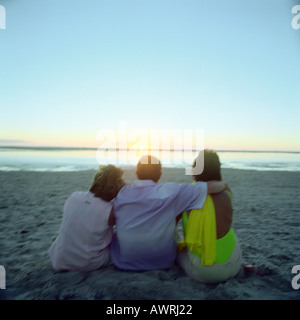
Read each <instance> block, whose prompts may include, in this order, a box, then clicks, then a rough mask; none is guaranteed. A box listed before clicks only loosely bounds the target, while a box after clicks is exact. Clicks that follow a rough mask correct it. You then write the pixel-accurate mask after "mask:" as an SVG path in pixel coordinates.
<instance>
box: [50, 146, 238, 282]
mask: <svg viewBox="0 0 300 320" xmlns="http://www.w3.org/2000/svg"><path fill="white" fill-rule="evenodd" d="M204 161H205V162H204V171H203V173H202V174H200V175H195V176H194V178H195V181H197V182H196V183H193V184H178V183H173V182H169V183H164V184H158V181H159V179H160V177H161V174H162V172H161V164H160V162H159V160H158V159H156V158H155V157H153V156H144V157H142V158H141V159H140V161H139V163H138V165H137V170H136V175H137V180H136V181H135V182H134V183H133V184H132V185H126V184H125V182H124V180H123V178H122V175H123V171H122V170H121V169H119V168H116V167H115V166H112V165H108V166H103V167H100V168H99V170H98V172H97V173H96V174H95V177H94V181H93V184H92V186H91V188H90V190H89V191H88V192H75V193H73V194H72V195H71V196H70V197H69V198H68V199H67V201H66V203H65V205H64V214H63V220H62V224H61V228H60V231H59V235H58V237H57V238H56V240H55V241H54V243H53V244H52V246H51V248H50V249H49V256H50V260H51V263H52V267H53V269H54V270H56V271H62V270H78V271H92V270H95V269H98V268H100V267H103V266H105V265H107V264H108V262H109V247H110V259H111V262H112V263H113V264H114V265H115V266H116V267H117V268H119V269H121V270H134V271H144V270H154V269H167V268H170V267H171V266H172V264H173V263H174V261H175V258H176V255H177V261H178V264H179V265H180V266H181V267H182V268H183V269H184V270H185V272H186V273H187V274H188V275H189V276H190V277H192V278H193V279H196V280H198V281H202V282H220V281H224V280H226V279H227V278H230V277H233V276H234V275H236V274H237V273H238V271H239V269H240V266H241V253H240V249H239V245H238V241H237V239H236V237H235V235H234V231H233V229H232V228H231V221H232V206H231V194H230V193H229V190H227V184H226V183H225V182H223V181H221V180H222V179H221V174H220V164H219V162H218V157H217V155H216V154H215V153H214V152H211V151H207V150H206V151H205V154H204ZM194 165H195V163H194ZM211 180H214V181H211ZM112 199H114V200H113V201H111V200H112ZM181 217H182V218H181ZM176 218H177V220H178V218H181V220H182V222H183V223H182V228H183V230H184V233H183V236H182V238H181V239H179V243H178V249H180V250H179V251H178V254H177V242H176V239H175V232H176ZM205 219H206V220H205ZM207 221H210V222H209V223H208V222H207ZM211 221H212V222H211ZM114 223H115V227H116V232H113V224H114ZM205 228H208V230H206V229H205ZM203 231H205V232H206V234H204V236H203ZM208 249H209V252H210V255H208V257H207V255H206V254H207V251H208ZM203 250H204V256H203V257H202V255H203ZM205 250H206V251H205ZM203 261H204V263H203ZM207 261H208V263H207Z"/></svg>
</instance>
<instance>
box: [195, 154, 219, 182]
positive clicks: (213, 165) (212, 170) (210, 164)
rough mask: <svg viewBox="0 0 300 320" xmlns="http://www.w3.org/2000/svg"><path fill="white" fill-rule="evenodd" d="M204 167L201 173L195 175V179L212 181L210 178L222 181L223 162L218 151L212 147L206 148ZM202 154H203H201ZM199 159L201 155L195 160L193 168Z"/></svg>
mask: <svg viewBox="0 0 300 320" xmlns="http://www.w3.org/2000/svg"><path fill="white" fill-rule="evenodd" d="M201 152H204V167H203V171H202V173H201V174H198V175H194V176H193V177H194V179H195V180H196V181H205V182H207V181H210V180H217V181H221V180H222V177H221V163H220V160H219V156H218V155H217V153H216V152H215V151H213V150H210V149H204V151H201ZM201 156H202V155H201ZM197 159H198V160H199V159H200V153H199V156H198V157H197V158H196V159H195V160H194V163H193V168H194V167H195V166H196V161H197Z"/></svg>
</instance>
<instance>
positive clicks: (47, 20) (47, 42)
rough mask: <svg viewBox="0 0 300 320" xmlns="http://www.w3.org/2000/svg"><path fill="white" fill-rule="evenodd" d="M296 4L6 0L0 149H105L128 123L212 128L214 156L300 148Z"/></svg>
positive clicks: (209, 141)
mask: <svg viewBox="0 0 300 320" xmlns="http://www.w3.org/2000/svg"><path fill="white" fill-rule="evenodd" d="M295 4H300V0H299V3H298V2H297V1H288V0H263V1H262V0H251V1H250V0H247V1H246V0H244V1H243V0H227V1H225V0H222V1H221V0H220V1H209V0H205V1H202V0H180V1H179V0H97V1H96V0H87V1H76V0H63V1H62V0H51V1H50V0H43V1H41V0H13V1H12V0H9V1H4V0H2V1H1V0H0V5H3V6H4V7H5V9H6V29H5V30H0V72H1V77H0V108H1V118H0V127H1V131H0V145H1V144H4V143H9V140H11V141H12V143H13V140H25V141H27V142H26V143H27V144H34V145H69V146H79V145H82V146H97V141H96V137H97V132H98V131H99V130H101V129H103V128H111V129H117V128H118V125H119V122H120V121H126V122H127V124H128V127H129V128H130V129H131V128H140V127H142V128H148V129H152V128H157V129H162V128H163V129H169V130H172V129H179V130H184V129H193V130H196V129H198V128H199V129H204V134H205V137H204V140H205V144H206V146H207V147H211V148H215V149H257V150H261V149H267V150H299V151H300V129H299V127H300V126H299V120H300V111H299V106H300V82H299V74H300V29H298V30H295V29H293V28H292V26H291V20H292V18H293V16H294V15H293V14H292V13H291V10H292V7H293V6H294V5H295ZM299 23H300V22H299ZM1 142H2V143H1ZM16 144H20V142H16Z"/></svg>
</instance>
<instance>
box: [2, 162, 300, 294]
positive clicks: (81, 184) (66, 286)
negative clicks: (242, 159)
mask: <svg viewBox="0 0 300 320" xmlns="http://www.w3.org/2000/svg"><path fill="white" fill-rule="evenodd" d="M222 173H223V178H224V180H226V181H227V182H228V184H229V185H230V187H231V189H232V191H233V195H234V222H233V227H234V229H235V232H236V234H237V236H238V238H239V240H240V243H241V246H242V250H243V261H244V262H245V263H254V264H264V265H266V266H267V267H269V268H270V269H271V270H272V275H268V276H264V277H259V276H249V277H247V278H233V279H230V280H228V281H226V282H224V283H220V284H218V285H206V284H201V283H196V282H194V281H192V280H190V279H189V278H188V277H187V276H186V275H185V274H184V273H183V272H182V271H181V270H180V268H179V267H178V266H177V265H175V264H174V266H173V267H172V268H171V269H169V270H157V271H148V272H140V273H136V272H121V271H118V270H117V269H115V268H114V266H113V265H110V266H109V267H107V268H105V269H100V270H96V271H94V272H91V273H86V272H65V273H55V272H53V270H52V269H51V266H50V262H49V259H48V256H47V251H48V249H49V247H50V246H51V244H52V242H53V241H54V239H55V238H56V236H57V234H58V230H59V227H60V223H61V218H62V207H63V204H64V201H65V200H66V198H67V197H68V196H69V194H70V193H71V192H73V191H85V190H87V189H88V188H89V186H90V183H91V181H92V178H93V175H94V171H80V172H54V173H51V172H25V171H24V172H0V181H1V184H0V188H1V192H0V246H1V248H0V265H3V266H4V267H5V269H6V290H0V298H1V299H8V300H31V299H42V300H44V299H46V300H53V299H61V300H64V299H74V300H78V299H83V300H86V299H88V300H94V299H100V300H132V299H135V300H161V299H164V300H165V299H166V300H179V299H180V300H200V299H242V300H248V299H258V300H261V299H271V300H273V299H280V300H287V299H293V300H295V299H300V290H294V289H293V287H292V285H291V281H292V278H293V277H294V276H295V275H293V274H291V270H292V267H293V266H294V265H300V249H299V234H300V193H299V190H300V189H299V181H300V172H271V171H246V170H235V169H223V171H222ZM125 179H126V181H127V182H128V183H130V182H132V181H133V180H134V179H135V171H134V169H133V170H126V171H125ZM166 181H174V182H178V183H190V182H191V177H189V176H185V175H184V170H182V169H171V168H165V169H164V170H163V176H162V179H161V180H160V183H163V182H166ZM298 282H299V281H298Z"/></svg>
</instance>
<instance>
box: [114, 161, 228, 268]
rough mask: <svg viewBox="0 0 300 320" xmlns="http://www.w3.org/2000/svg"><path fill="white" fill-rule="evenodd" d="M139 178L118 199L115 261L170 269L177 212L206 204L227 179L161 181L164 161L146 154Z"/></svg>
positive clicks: (124, 265)
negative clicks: (212, 180) (207, 197)
mask: <svg viewBox="0 0 300 320" xmlns="http://www.w3.org/2000/svg"><path fill="white" fill-rule="evenodd" d="M136 174H137V178H138V179H137V180H136V181H135V182H134V183H133V184H132V185H125V186H124V187H123V188H122V189H121V190H120V192H119V193H118V195H117V197H116V198H115V199H114V202H113V204H114V216H115V220H116V233H115V234H114V236H113V240H112V243H111V246H110V253H111V261H112V263H113V264H114V265H115V266H116V267H117V268H119V269H121V270H135V271H145V270H154V269H167V268H170V267H171V266H172V264H173V263H174V260H175V257H176V241H175V229H176V216H177V215H179V214H180V213H181V212H182V211H185V210H190V209H196V208H202V206H203V204H204V201H205V199H206V195H207V193H216V192H220V191H222V190H224V189H225V187H226V183H225V182H222V181H221V182H197V183H195V184H193V185H192V184H178V183H172V182H169V183H165V184H158V183H157V182H158V181H159V179H160V177H161V174H162V172H161V164H160V162H159V160H158V159H157V158H155V157H153V156H144V157H142V158H141V159H140V161H139V163H138V165H137V171H136Z"/></svg>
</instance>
